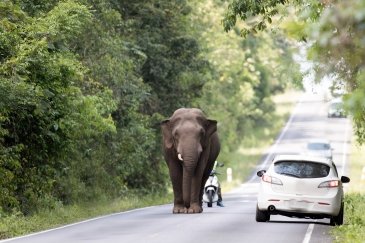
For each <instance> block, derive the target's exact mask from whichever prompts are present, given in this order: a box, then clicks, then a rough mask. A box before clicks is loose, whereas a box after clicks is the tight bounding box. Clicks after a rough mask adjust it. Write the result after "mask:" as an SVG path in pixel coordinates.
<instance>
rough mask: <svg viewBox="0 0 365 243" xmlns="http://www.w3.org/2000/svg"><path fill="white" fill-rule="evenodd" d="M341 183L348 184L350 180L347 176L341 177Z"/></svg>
mask: <svg viewBox="0 0 365 243" xmlns="http://www.w3.org/2000/svg"><path fill="white" fill-rule="evenodd" d="M341 182H342V183H349V182H350V178H348V177H347V176H341Z"/></svg>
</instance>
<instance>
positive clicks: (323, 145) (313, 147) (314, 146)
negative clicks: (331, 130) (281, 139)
mask: <svg viewBox="0 0 365 243" xmlns="http://www.w3.org/2000/svg"><path fill="white" fill-rule="evenodd" d="M307 148H308V149H310V150H328V149H330V145H329V144H328V143H308V145H307Z"/></svg>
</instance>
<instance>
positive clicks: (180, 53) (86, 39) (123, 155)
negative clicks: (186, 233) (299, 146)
mask: <svg viewBox="0 0 365 243" xmlns="http://www.w3.org/2000/svg"><path fill="white" fill-rule="evenodd" d="M227 7H228V5H227V3H226V1H223V0H204V1H198V0H185V1H184V0H179V1H169V0H138V1H126V0H2V1H1V2H0V191H1V194H0V213H11V212H21V213H22V214H24V215H29V214H32V213H34V212H37V211H38V210H41V209H43V208H52V207H53V206H54V205H56V204H59V203H61V204H64V205H67V204H72V203H77V202H82V201H88V200H95V199H97V198H118V197H123V195H125V194H126V193H139V192H144V191H146V192H147V191H148V192H152V193H153V192H157V191H158V192H164V191H166V190H167V188H168V187H169V180H168V176H167V169H166V166H165V163H164V161H163V158H162V154H161V142H160V140H161V135H160V127H159V122H160V121H161V120H162V119H164V118H166V117H169V116H170V115H171V114H172V112H173V111H174V110H175V109H177V108H180V107H199V108H201V109H202V110H204V111H205V112H206V113H207V115H208V116H209V117H212V118H214V119H217V120H218V122H219V134H220V137H221V140H222V152H221V155H220V157H221V158H222V159H223V160H224V158H225V157H226V156H228V154H229V153H230V152H232V151H235V150H236V149H237V148H238V147H239V145H240V143H241V141H242V138H243V137H247V136H250V133H251V132H252V130H254V129H255V128H257V127H259V126H269V124H270V119H272V118H273V112H274V110H275V107H274V105H273V102H272V100H271V96H272V95H274V94H277V93H280V92H283V91H284V90H285V89H286V88H287V87H288V86H291V85H293V84H294V85H297V86H300V81H301V74H300V72H299V65H298V64H296V63H295V62H294V61H293V56H292V52H293V50H294V49H293V48H294V44H293V43H294V42H291V41H290V40H289V39H287V38H286V37H285V35H284V34H283V33H282V32H281V31H280V30H276V31H271V32H263V33H260V34H257V35H254V36H253V35H249V36H247V37H246V38H242V36H241V33H240V31H239V28H235V29H234V30H233V31H231V32H229V33H226V32H224V29H223V25H222V19H223V16H224V13H225V11H226V10H227Z"/></svg>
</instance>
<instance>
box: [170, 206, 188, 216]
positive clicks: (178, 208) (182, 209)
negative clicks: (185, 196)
mask: <svg viewBox="0 0 365 243" xmlns="http://www.w3.org/2000/svg"><path fill="white" fill-rule="evenodd" d="M186 212H187V209H186V207H184V206H182V205H174V208H173V209H172V213H174V214H175V213H186Z"/></svg>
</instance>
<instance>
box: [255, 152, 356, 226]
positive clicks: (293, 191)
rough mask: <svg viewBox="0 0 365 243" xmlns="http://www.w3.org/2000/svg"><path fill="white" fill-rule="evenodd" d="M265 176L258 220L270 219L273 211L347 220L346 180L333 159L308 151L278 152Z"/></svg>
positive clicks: (337, 222)
mask: <svg viewBox="0 0 365 243" xmlns="http://www.w3.org/2000/svg"><path fill="white" fill-rule="evenodd" d="M257 175H258V176H259V177H261V182H260V187H259V192H258V197H257V208H256V221H257V222H265V221H269V220H270V215H275V214H279V215H284V216H288V217H298V218H313V219H322V218H329V219H330V224H331V225H342V224H343V213H344V202H343V197H344V193H343V188H342V183H347V182H349V181H350V178H348V177H346V176H341V178H339V176H338V173H337V169H336V166H335V164H334V163H333V161H332V160H329V159H326V158H322V157H311V156H306V155H278V156H276V157H275V158H274V160H273V162H272V164H271V165H270V166H269V168H268V170H267V171H265V170H260V171H258V172H257Z"/></svg>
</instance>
